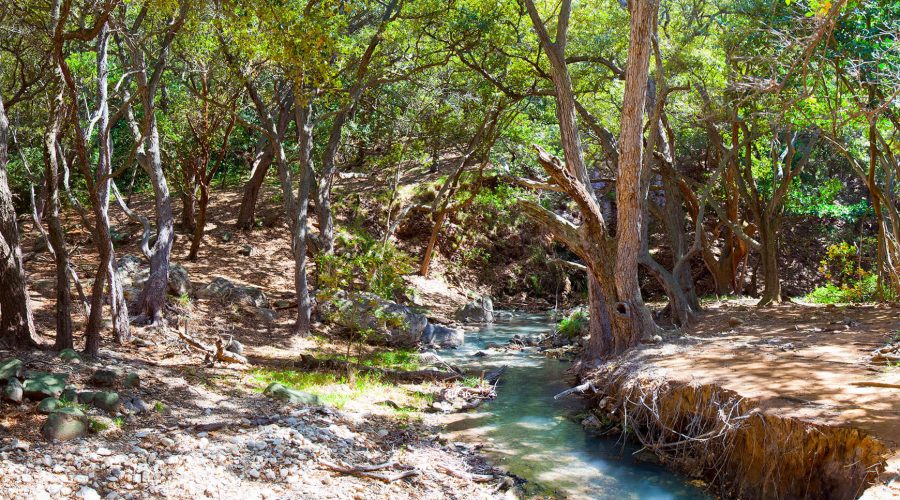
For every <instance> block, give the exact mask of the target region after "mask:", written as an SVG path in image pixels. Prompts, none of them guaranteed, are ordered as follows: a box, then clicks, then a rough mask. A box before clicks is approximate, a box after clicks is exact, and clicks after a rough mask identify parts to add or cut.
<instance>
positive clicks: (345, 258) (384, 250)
mask: <svg viewBox="0 0 900 500" xmlns="http://www.w3.org/2000/svg"><path fill="white" fill-rule="evenodd" d="M338 245H339V247H340V250H339V251H337V252H334V253H331V254H320V255H319V256H318V257H317V259H316V263H317V265H318V268H319V270H320V271H319V279H320V282H319V290H320V293H322V294H323V295H322V297H323V298H324V299H325V300H330V299H332V298H334V297H335V296H336V294H337V292H339V291H341V290H345V291H353V292H357V293H358V292H370V293H374V294H375V295H378V296H379V297H382V298H385V299H388V300H396V299H397V298H398V297H403V296H406V295H407V294H408V293H409V287H408V286H407V284H406V280H405V279H404V278H403V276H404V275H406V274H409V273H411V272H412V271H413V269H414V267H413V260H412V258H411V257H410V256H409V255H407V254H406V253H405V252H403V251H402V250H400V249H399V248H397V247H396V246H395V245H394V244H393V243H391V242H387V243H384V242H382V241H379V240H376V239H375V238H373V237H372V236H370V235H369V234H368V233H365V232H364V231H359V232H357V233H341V234H340V235H339V236H338Z"/></svg>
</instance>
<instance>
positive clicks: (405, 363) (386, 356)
mask: <svg viewBox="0 0 900 500" xmlns="http://www.w3.org/2000/svg"><path fill="white" fill-rule="evenodd" d="M331 359H337V360H340V361H347V362H350V363H359V361H358V358H357V356H350V357H349V358H348V357H347V356H344V355H336V356H333V357H332V358H331ZM362 365H363V366H371V367H374V368H385V369H388V370H406V371H411V370H418V369H419V368H421V365H420V364H419V353H418V352H416V351H414V350H411V349H395V350H391V351H378V352H375V353H370V354H367V355H364V356H363V360H362Z"/></svg>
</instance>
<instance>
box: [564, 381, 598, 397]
mask: <svg viewBox="0 0 900 500" xmlns="http://www.w3.org/2000/svg"><path fill="white" fill-rule="evenodd" d="M588 389H590V391H591V392H597V388H596V387H594V384H593V382H585V383H583V384H581V385H576V386H575V387H572V388H571V389H566V390H564V391H562V392H561V393H559V394H557V395H556V396H553V399H560V398H564V397H566V396H568V395H570V394H575V393H576V392H577V393H579V394H582V393H584V392H587V391H588Z"/></svg>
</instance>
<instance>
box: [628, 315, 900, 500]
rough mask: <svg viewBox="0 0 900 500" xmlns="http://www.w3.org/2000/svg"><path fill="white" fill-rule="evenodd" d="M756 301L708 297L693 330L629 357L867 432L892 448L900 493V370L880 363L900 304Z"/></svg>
mask: <svg viewBox="0 0 900 500" xmlns="http://www.w3.org/2000/svg"><path fill="white" fill-rule="evenodd" d="M755 302H756V301H755V300H754V299H741V300H723V301H712V302H709V303H707V304H705V311H704V313H703V314H702V316H701V319H700V322H699V324H698V325H697V326H695V327H694V328H692V329H691V331H690V332H689V333H685V334H683V335H681V336H679V337H674V338H670V339H667V340H666V341H665V342H663V343H660V344H658V345H647V346H641V347H640V348H638V349H635V350H633V351H631V352H629V353H628V354H627V355H626V357H625V359H623V360H621V361H620V363H622V365H624V366H626V367H627V368H628V369H630V370H633V375H634V376H635V377H636V378H644V377H646V378H648V379H654V378H655V379H663V380H666V381H674V382H685V383H690V384H693V385H705V384H715V385H717V386H719V387H722V388H724V389H729V390H732V391H734V392H735V393H737V394H739V395H740V396H742V397H744V398H748V399H751V400H753V401H754V404H756V405H758V406H759V408H760V409H762V410H763V411H764V412H766V413H767V414H771V415H777V416H780V417H788V418H796V419H799V420H802V421H806V422H810V423H813V424H819V425H826V426H837V427H853V428H857V429H861V430H863V431H865V432H867V433H869V434H871V435H872V436H873V437H875V438H876V439H878V440H879V441H880V442H881V443H883V444H884V445H885V446H887V448H888V449H889V450H890V451H889V452H888V457H887V467H886V470H885V473H884V474H883V475H882V476H881V479H882V482H885V483H887V482H890V483H891V484H892V486H891V488H892V489H890V490H889V491H890V492H887V491H888V490H886V492H884V495H886V497H891V495H894V496H900V366H892V365H890V364H887V365H886V364H884V363H878V362H873V360H872V359H871V358H872V354H873V351H874V350H876V349H878V348H881V347H884V346H886V345H889V344H892V343H893V344H898V343H900V308H898V307H897V305H896V304H894V305H877V306H876V305H859V306H854V305H846V306H833V305H829V306H820V305H810V304H801V303H785V304H782V305H779V306H775V307H770V308H766V309H758V308H756V307H755Z"/></svg>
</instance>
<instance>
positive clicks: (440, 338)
mask: <svg viewBox="0 0 900 500" xmlns="http://www.w3.org/2000/svg"><path fill="white" fill-rule="evenodd" d="M465 339H466V337H465V334H464V333H463V332H462V330H457V329H455V328H450V327H446V326H444V325H435V324H431V323H429V324H428V326H426V327H425V331H423V332H422V343H423V344H425V345H430V346H439V347H454V348H455V347H459V346H461V345H463V342H465Z"/></svg>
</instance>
